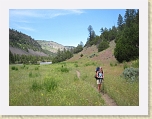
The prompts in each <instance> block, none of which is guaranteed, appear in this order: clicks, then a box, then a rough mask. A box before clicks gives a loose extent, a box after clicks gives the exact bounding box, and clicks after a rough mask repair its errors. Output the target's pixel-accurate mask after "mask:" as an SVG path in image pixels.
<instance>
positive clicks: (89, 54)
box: [68, 40, 116, 63]
mask: <svg viewBox="0 0 152 119" xmlns="http://www.w3.org/2000/svg"><path fill="white" fill-rule="evenodd" d="M109 46H110V47H109V48H107V49H106V50H103V51H102V52H98V49H97V46H96V45H92V46H91V47H84V48H83V50H82V51H81V52H79V53H78V54H75V55H74V56H73V57H72V58H71V59H69V60H68V61H72V62H73V61H77V60H79V59H85V58H87V59H88V58H89V59H90V60H93V61H99V62H100V61H102V62H104V63H109V62H116V59H115V57H114V54H113V53H114V48H115V46H116V44H115V42H114V40H112V41H111V42H110V44H109ZM81 54H83V57H81Z"/></svg>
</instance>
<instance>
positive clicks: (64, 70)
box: [61, 67, 69, 72]
mask: <svg viewBox="0 0 152 119" xmlns="http://www.w3.org/2000/svg"><path fill="white" fill-rule="evenodd" d="M61 72H69V69H68V68H67V67H62V68H61Z"/></svg>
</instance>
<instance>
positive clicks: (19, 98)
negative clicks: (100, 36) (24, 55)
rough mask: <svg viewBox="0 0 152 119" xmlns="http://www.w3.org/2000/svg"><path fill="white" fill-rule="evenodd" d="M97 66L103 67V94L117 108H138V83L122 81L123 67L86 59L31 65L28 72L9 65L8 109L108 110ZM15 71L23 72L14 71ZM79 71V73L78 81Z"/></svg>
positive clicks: (19, 67) (25, 69)
mask: <svg viewBox="0 0 152 119" xmlns="http://www.w3.org/2000/svg"><path fill="white" fill-rule="evenodd" d="M126 65H127V66H130V65H128V64H127V63H126ZM96 66H102V68H103V70H104V74H105V78H104V90H105V92H106V93H107V94H108V95H109V96H110V97H111V98H113V99H114V100H115V101H116V103H117V105H120V106H130V105H131V106H132V105H136V106H138V105H139V82H138V81H135V82H132V83H130V82H128V81H126V80H125V79H124V78H123V77H120V75H121V74H122V73H123V71H124V67H123V64H117V65H116V66H115V65H113V66H110V65H109V63H107V64H106V63H102V62H94V61H91V60H87V61H86V59H85V57H84V59H80V60H78V61H76V62H63V63H58V64H51V65H45V66H44V65H40V66H37V65H28V69H27V68H26V67H27V65H26V66H17V65H13V66H12V65H10V69H9V105H10V106H12V105H16V106H18V105H21V106H23V105H26V106H37V105H39V106H41V105H43V106H83V105H84V106H105V105H106V104H105V101H104V100H103V99H102V96H101V95H100V94H99V93H98V91H97V84H96V79H95V78H94V74H95V68H96ZM12 67H17V68H18V69H20V70H18V71H14V70H13V69H15V68H13V69H12ZM21 67H24V68H21ZM76 71H79V72H80V77H79V78H78V77H77V72H76Z"/></svg>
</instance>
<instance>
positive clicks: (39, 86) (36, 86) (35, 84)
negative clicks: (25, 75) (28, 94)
mask: <svg viewBox="0 0 152 119" xmlns="http://www.w3.org/2000/svg"><path fill="white" fill-rule="evenodd" d="M41 89H42V84H40V83H38V82H37V81H36V80H34V81H33V82H32V90H33V91H37V90H41Z"/></svg>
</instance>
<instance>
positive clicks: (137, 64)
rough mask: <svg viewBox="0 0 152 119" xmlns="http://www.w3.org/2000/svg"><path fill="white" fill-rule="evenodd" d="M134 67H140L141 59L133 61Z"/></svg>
mask: <svg viewBox="0 0 152 119" xmlns="http://www.w3.org/2000/svg"><path fill="white" fill-rule="evenodd" d="M132 67H134V68H139V59H138V60H135V61H133V62H132Z"/></svg>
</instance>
